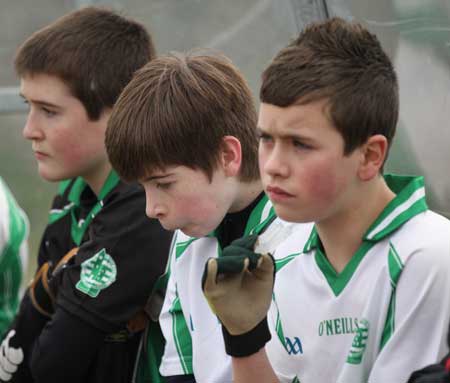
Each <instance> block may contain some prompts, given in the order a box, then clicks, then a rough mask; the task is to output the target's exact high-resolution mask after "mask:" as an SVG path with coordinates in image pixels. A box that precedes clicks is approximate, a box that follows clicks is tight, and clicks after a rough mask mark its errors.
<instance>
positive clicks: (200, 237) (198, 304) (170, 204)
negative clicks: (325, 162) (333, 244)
mask: <svg viewBox="0 0 450 383" xmlns="http://www.w3.org/2000/svg"><path fill="white" fill-rule="evenodd" d="M106 146H107V150H108V153H109V157H110V160H111V162H112V163H113V166H114V167H115V169H116V170H117V171H118V173H119V174H120V175H121V176H122V177H124V178H125V179H129V180H130V179H138V180H139V181H140V182H141V184H142V185H143V186H144V188H145V191H146V194H147V208H146V211H147V215H148V216H149V217H155V218H158V219H159V220H160V222H161V224H162V225H163V226H164V227H165V228H170V229H171V230H174V229H179V230H178V231H177V232H176V238H175V242H174V244H173V251H172V254H171V262H170V278H169V281H168V287H167V293H166V295H165V300H164V304H163V308H162V312H161V315H160V319H159V321H160V325H161V328H162V331H163V334H164V337H165V341H166V345H165V351H164V356H163V358H162V364H161V368H160V372H161V374H162V375H163V376H164V377H165V381H166V382H194V381H196V382H204V383H226V382H231V380H232V376H231V358H230V357H229V356H227V355H226V354H225V351H224V345H223V340H222V334H221V326H220V323H219V321H218V320H217V317H216V316H215V315H213V314H212V313H211V310H210V309H209V307H208V304H207V302H206V299H205V298H204V296H203V293H202V291H201V283H200V282H201V276H202V273H203V269H204V266H205V262H206V260H207V259H208V258H209V257H218V256H220V255H221V252H222V248H223V247H225V246H227V245H228V244H229V243H230V242H231V241H232V240H234V239H236V238H240V237H242V236H248V235H249V234H258V233H260V232H262V231H264V233H265V236H266V237H267V236H268V235H269V234H270V233H273V232H274V231H276V230H277V229H276V228H280V227H285V226H284V224H283V223H280V221H278V220H277V221H274V219H275V214H274V210H273V208H272V205H271V203H270V201H269V200H268V198H267V197H266V196H265V195H264V193H263V189H262V185H261V181H260V179H259V172H258V160H257V147H258V140H257V134H256V111H255V109H254V105H253V100H252V97H251V94H250V90H249V88H248V86H247V84H246V82H245V80H244V79H243V77H242V76H241V74H240V73H239V72H238V70H237V69H236V68H235V67H234V66H233V65H232V64H231V62H230V61H229V60H228V59H226V58H225V57H223V56H219V55H215V56H212V55H187V56H183V55H169V56H161V57H159V58H157V59H156V60H152V61H151V62H150V63H149V64H148V65H146V66H145V67H144V68H142V69H141V70H140V71H138V72H137V74H136V75H135V77H134V78H133V79H132V81H131V82H130V83H129V85H128V86H127V88H126V89H125V90H124V92H123V93H122V95H121V97H120V98H119V100H118V102H117V104H116V105H115V108H114V110H113V114H112V116H111V119H110V120H109V125H108V130H107V137H106ZM148 341H150V342H151V341H152V339H151V337H150V338H149V339H148ZM148 341H147V340H145V341H144V343H145V344H144V348H146V346H148ZM148 349H149V350H152V349H151V347H150V348H148ZM141 357H142V358H141V363H140V366H139V368H138V377H137V381H139V382H141V381H144V379H145V376H144V375H151V374H150V373H146V372H145V370H146V369H147V370H149V369H151V368H152V367H155V363H156V362H155V361H154V360H152V353H151V352H148V351H147V353H142V355H141ZM144 367H145V368H144ZM194 375H195V377H194Z"/></svg>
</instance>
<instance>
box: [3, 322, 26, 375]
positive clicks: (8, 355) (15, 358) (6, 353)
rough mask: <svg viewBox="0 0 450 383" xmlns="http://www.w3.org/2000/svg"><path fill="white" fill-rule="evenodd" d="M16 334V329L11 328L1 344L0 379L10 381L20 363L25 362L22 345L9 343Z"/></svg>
mask: <svg viewBox="0 0 450 383" xmlns="http://www.w3.org/2000/svg"><path fill="white" fill-rule="evenodd" d="M14 335H16V331H15V330H11V331H10V332H9V333H8V335H7V336H6V338H5V339H4V340H3V342H2V344H1V346H0V381H1V382H8V381H10V380H11V378H12V376H13V374H14V373H15V372H16V371H17V368H18V367H19V365H20V363H22V362H23V351H22V349H21V348H20V347H18V348H14V347H11V346H10V345H9V341H10V339H11V338H12V337H13V336H14Z"/></svg>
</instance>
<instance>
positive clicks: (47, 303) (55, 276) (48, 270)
mask: <svg viewBox="0 0 450 383" xmlns="http://www.w3.org/2000/svg"><path fill="white" fill-rule="evenodd" d="M77 252H78V247H74V248H73V249H72V250H70V251H68V252H67V254H66V255H64V257H62V258H61V259H60V260H59V262H58V264H57V265H56V266H54V267H53V265H52V263H51V262H45V263H44V264H43V265H42V266H41V268H40V269H39V270H38V272H37V273H36V275H35V276H34V278H33V280H32V281H31V283H30V286H29V294H30V298H31V302H32V303H33V306H34V307H35V308H36V309H37V310H38V311H39V312H40V313H41V314H43V315H45V316H47V317H51V316H52V314H53V312H54V311H55V308H54V305H55V300H56V296H57V290H58V287H59V284H60V283H61V280H60V279H61V275H62V272H63V270H64V268H65V267H66V266H67V263H68V262H69V261H70V260H71V259H72V257H74V256H75V254H76V253H77Z"/></svg>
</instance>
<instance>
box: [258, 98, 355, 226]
mask: <svg viewBox="0 0 450 383" xmlns="http://www.w3.org/2000/svg"><path fill="white" fill-rule="evenodd" d="M325 111H326V103H325V101H317V102H313V103H309V104H305V105H293V106H289V107H286V108H280V107H277V106H274V105H270V104H264V103H262V104H261V106H260V113H259V127H260V133H261V138H260V144H259V166H260V172H261V178H262V181H263V185H264V190H265V191H266V193H267V194H268V196H269V198H270V199H271V200H272V202H273V204H274V207H275V210H276V212H277V214H278V216H279V217H281V218H282V219H285V220H287V221H292V222H311V221H314V222H320V221H322V220H325V219H329V218H331V217H333V216H334V215H336V214H339V212H341V211H343V209H346V207H347V206H349V203H350V202H351V200H352V197H353V196H354V195H355V194H354V193H355V192H356V191H355V190H356V187H357V170H358V166H359V163H360V152H359V150H358V149H357V150H355V151H354V152H352V153H351V154H350V155H348V156H344V154H343V153H344V141H343V138H342V137H341V135H340V133H339V132H338V131H337V130H336V129H335V128H334V127H333V125H332V124H331V122H330V120H329V119H328V118H327V116H326V112H325Z"/></svg>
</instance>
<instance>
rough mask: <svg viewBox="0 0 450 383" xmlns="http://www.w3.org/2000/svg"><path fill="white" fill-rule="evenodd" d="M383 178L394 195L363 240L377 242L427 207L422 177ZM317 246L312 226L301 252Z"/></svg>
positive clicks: (391, 176)
mask: <svg viewBox="0 0 450 383" xmlns="http://www.w3.org/2000/svg"><path fill="white" fill-rule="evenodd" d="M384 179H385V181H386V183H387V185H388V186H389V188H390V189H391V190H392V191H393V192H394V193H395V194H396V196H395V198H394V199H393V200H392V201H390V202H389V203H388V204H387V206H386V207H385V208H384V209H383V211H382V212H381V213H380V215H379V216H378V217H377V218H376V219H375V221H374V222H373V223H372V225H371V226H370V227H369V229H368V230H367V231H366V233H365V234H364V236H363V240H364V241H370V242H378V241H380V240H382V239H383V238H385V237H386V236H388V235H389V234H391V233H392V232H394V231H395V230H397V229H398V228H399V227H400V226H402V225H403V224H404V223H405V222H407V221H409V220H410V219H411V218H413V217H415V216H416V215H418V214H420V213H422V212H424V211H426V210H427V209H428V206H427V203H426V200H425V186H424V179H423V177H411V176H400V175H393V174H386V175H385V176H384ZM319 246H321V243H320V239H319V236H318V234H317V230H316V227H315V226H314V227H313V229H312V230H311V234H310V235H309V238H308V241H306V243H305V246H304V248H303V252H305V253H306V252H308V251H311V250H313V249H316V248H317V247H319Z"/></svg>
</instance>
